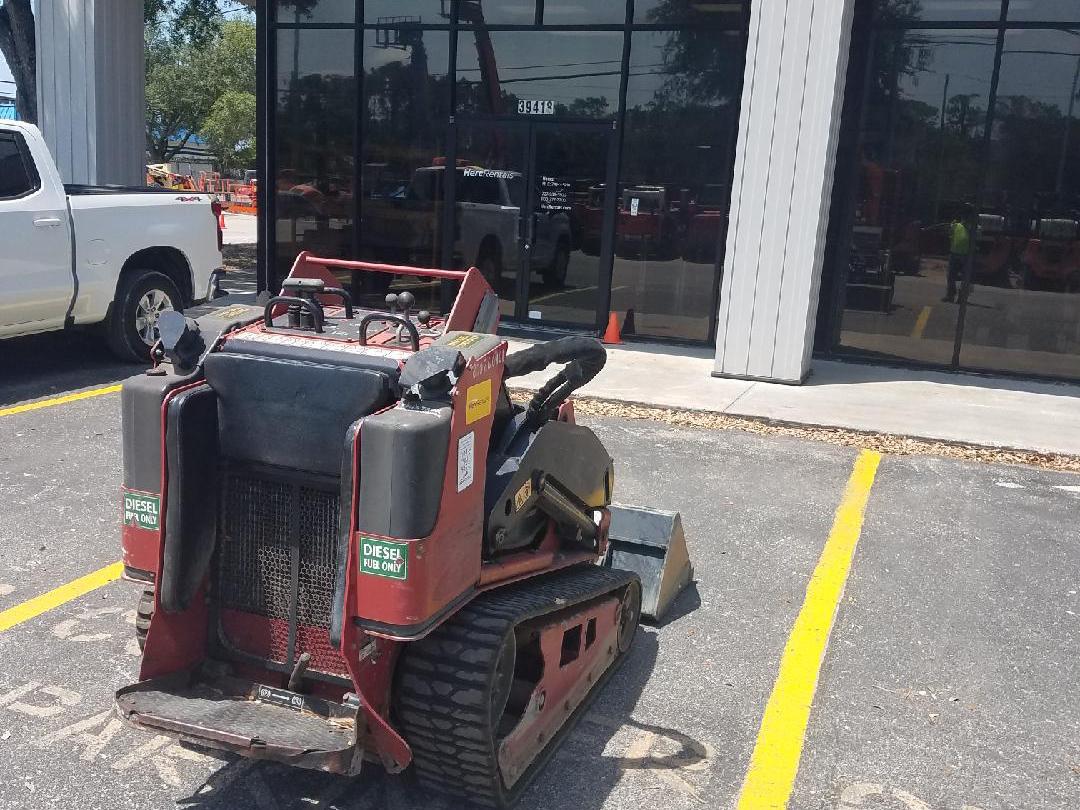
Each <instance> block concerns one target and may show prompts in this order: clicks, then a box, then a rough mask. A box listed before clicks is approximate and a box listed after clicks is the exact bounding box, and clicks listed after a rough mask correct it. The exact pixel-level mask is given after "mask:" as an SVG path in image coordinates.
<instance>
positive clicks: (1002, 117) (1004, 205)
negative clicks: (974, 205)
mask: <svg viewBox="0 0 1080 810" xmlns="http://www.w3.org/2000/svg"><path fill="white" fill-rule="evenodd" d="M1078 90H1080V37H1077V36H1075V35H1074V34H1072V33H1071V32H1065V31H1034V30H1024V31H1019V30H1017V31H1009V32H1007V35H1006V37H1005V47H1004V50H1003V51H1002V56H1001V77H1000V80H999V86H998V97H997V106H996V109H995V122H994V129H993V134H992V137H991V141H990V154H989V160H988V161H987V165H986V171H987V177H986V193H985V195H984V197H983V199H982V200H981V201H980V206H979V213H980V220H981V222H982V227H981V228H980V231H979V233H978V240H977V241H978V254H977V258H976V262H975V274H974V276H975V277H974V281H975V284H974V285H973V286H972V287H971V290H970V292H969V295H968V307H967V313H966V318H965V324H964V335H963V349H962V351H961V356H960V361H961V363H962V364H963V365H966V366H972V367H978V368H993V369H1002V370H1007V371H1018V372H1025V373H1038V374H1049V375H1064V376H1071V377H1077V376H1080V329H1078V324H1080V295H1077V294H1078V293H1080V126H1078V124H1077V122H1076V120H1075V116H1076V114H1077V111H1078V108H1077V91H1078Z"/></svg>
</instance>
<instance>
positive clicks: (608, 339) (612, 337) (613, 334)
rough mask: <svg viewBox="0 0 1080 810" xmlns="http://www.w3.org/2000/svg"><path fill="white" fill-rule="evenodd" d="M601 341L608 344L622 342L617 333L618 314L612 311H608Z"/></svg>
mask: <svg viewBox="0 0 1080 810" xmlns="http://www.w3.org/2000/svg"><path fill="white" fill-rule="evenodd" d="M603 342H604V343H606V344H608V345H609V346H618V345H619V344H620V343H622V336H621V335H620V334H619V316H618V315H616V314H615V313H614V312H609V313H608V319H607V329H606V330H605V331H604V337H603Z"/></svg>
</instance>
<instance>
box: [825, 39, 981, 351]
mask: <svg viewBox="0 0 1080 810" xmlns="http://www.w3.org/2000/svg"><path fill="white" fill-rule="evenodd" d="M874 37H875V39H874V48H873V53H872V57H871V58H872V64H871V67H870V73H869V77H870V81H869V84H868V87H866V88H865V91H864V92H865V96H864V99H863V105H864V107H863V115H864V127H863V131H862V134H861V143H860V149H859V152H858V154H857V158H856V159H857V161H858V163H857V178H858V179H857V181H856V183H855V186H856V188H855V189H854V194H855V198H854V200H853V207H854V215H853V218H854V222H853V227H852V229H851V230H850V231H849V234H848V240H849V241H848V245H847V248H848V250H847V255H848V261H847V266H846V267H844V268H842V269H841V275H842V277H843V279H844V284H843V286H842V289H841V292H840V294H841V295H842V296H843V301H844V311H843V315H842V322H841V334H840V345H841V346H842V347H844V348H847V349H855V350H858V351H860V352H864V353H869V354H872V355H875V356H890V357H898V358H904V359H908V360H916V361H922V362H927V363H935V364H949V363H951V362H952V355H953V343H954V340H955V331H956V322H957V313H958V306H957V303H956V300H957V294H956V290H955V287H956V285H957V284H958V282H959V280H960V278H961V275H960V274H961V273H962V267H963V259H962V256H963V255H964V254H965V253H966V252H967V250H969V249H970V245H969V240H967V239H966V237H965V233H966V231H965V230H964V228H965V225H964V223H965V222H969V223H970V221H971V220H972V218H973V217H975V215H976V214H977V213H978V211H977V210H976V204H977V199H978V197H979V192H980V189H981V187H982V182H983V178H984V175H985V172H986V163H985V156H984V155H983V153H982V143H983V132H984V128H985V121H986V110H987V104H988V98H989V91H990V83H991V78H992V75H993V69H994V52H995V48H996V44H997V34H996V32H994V31H979V30H950V31H936V30H935V31H932V30H907V31H903V30H895V29H886V30H878V31H876V32H875V34H874ZM968 227H970V226H968ZM987 227H990V226H987ZM950 295H951V298H952V302H949V301H943V300H942V299H943V298H949V297H950Z"/></svg>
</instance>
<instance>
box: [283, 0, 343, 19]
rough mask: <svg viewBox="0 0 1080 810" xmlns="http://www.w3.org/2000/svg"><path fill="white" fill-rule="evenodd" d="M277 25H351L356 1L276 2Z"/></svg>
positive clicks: (295, 0)
mask: <svg viewBox="0 0 1080 810" xmlns="http://www.w3.org/2000/svg"><path fill="white" fill-rule="evenodd" d="M277 20H278V22H279V23H352V22H354V21H355V20H356V0H278V4H277Z"/></svg>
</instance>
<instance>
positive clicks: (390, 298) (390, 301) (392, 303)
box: [383, 293, 398, 315]
mask: <svg viewBox="0 0 1080 810" xmlns="http://www.w3.org/2000/svg"><path fill="white" fill-rule="evenodd" d="M383 300H384V301H386V306H387V307H388V308H389V310H390V314H391V315H395V314H397V307H398V297H397V293H387V294H386V298H384V299H383Z"/></svg>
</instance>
